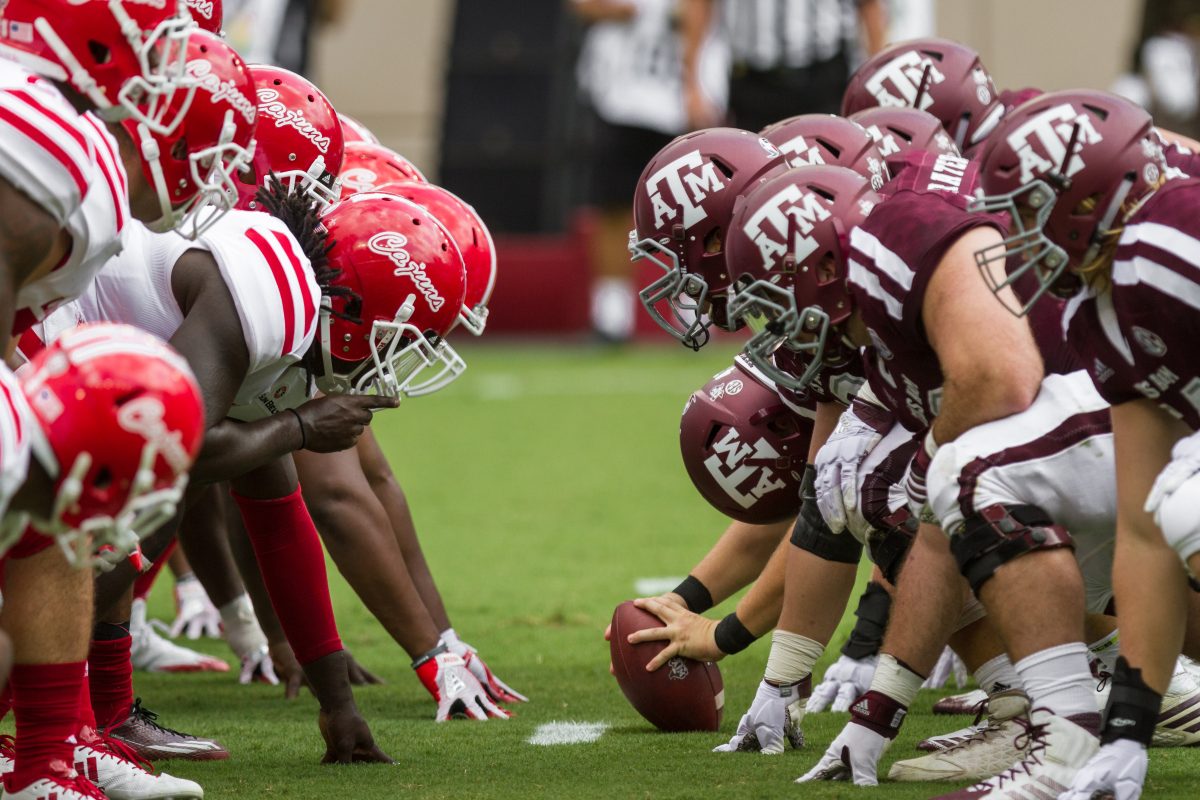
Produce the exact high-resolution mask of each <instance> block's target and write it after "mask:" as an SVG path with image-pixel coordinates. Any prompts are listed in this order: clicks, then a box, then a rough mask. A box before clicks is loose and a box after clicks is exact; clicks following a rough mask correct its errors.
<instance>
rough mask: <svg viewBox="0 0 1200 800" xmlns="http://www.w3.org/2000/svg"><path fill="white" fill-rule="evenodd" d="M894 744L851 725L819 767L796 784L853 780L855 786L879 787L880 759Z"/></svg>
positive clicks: (843, 730) (866, 729)
mask: <svg viewBox="0 0 1200 800" xmlns="http://www.w3.org/2000/svg"><path fill="white" fill-rule="evenodd" d="M891 743H892V740H891V739H889V738H887V737H886V736H881V735H880V734H878V733H876V732H875V731H873V730H871V729H870V728H868V727H866V726H864V725H859V724H858V723H857V722H853V721H851V722H848V723H846V727H844V728H842V732H841V733H839V734H838V737H837V738H836V739H834V740H833V744H831V745H829V749H828V750H826V751H825V755H823V756H821V760H820V761H818V762H817V765H816V766H815V767H813V768H812V769H810V770H809V771H808V772H806V773H804V774H803V775H801V776H800V777H799V778H797V779H796V783H808V782H809V781H844V780H847V779H850V780H853V781H854V785H855V786H878V785H879V776H878V771H879V759H881V758H883V754H884V751H886V750H887V749H888V746H889V745H891Z"/></svg>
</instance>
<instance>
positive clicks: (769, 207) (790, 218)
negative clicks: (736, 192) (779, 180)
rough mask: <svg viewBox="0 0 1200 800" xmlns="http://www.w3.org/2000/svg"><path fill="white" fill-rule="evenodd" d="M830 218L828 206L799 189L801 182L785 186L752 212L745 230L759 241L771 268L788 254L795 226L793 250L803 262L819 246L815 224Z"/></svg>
mask: <svg viewBox="0 0 1200 800" xmlns="http://www.w3.org/2000/svg"><path fill="white" fill-rule="evenodd" d="M827 219H829V209H828V208H827V207H826V205H825V201H823V200H822V199H821V198H820V197H818V196H817V195H815V194H810V193H808V192H804V191H801V190H800V187H798V186H794V185H793V186H785V187H784V188H783V189H781V190H779V191H778V192H776V193H775V196H774V197H772V198H771V199H770V200H768V201H767V202H766V203H764V204H763V206H762V207H761V208H759V209H758V210H757V211H755V212H754V213H753V214H751V215H750V219H748V220H746V224H745V225H744V226H743V227H742V231H743V232H744V233H745V234H746V235H747V236H749V237H750V240H751V241H752V242H754V243H755V244H756V245H758V252H759V254H760V255H761V256H762V260H763V269H767V270H769V269H771V267H773V266H774V265H775V264H776V263H777V260H778V259H782V258H783V257H784V256H786V255H787V254H788V241H787V235H788V231H789V230H791V229H792V228H793V227H794V228H795V233H794V235H793V236H792V242H791V253H792V255H793V256H795V258H796V262H797V263H800V262H802V261H804V259H806V258H808V257H809V256H810V255H812V253H813V251H815V250H816V249H817V242H816V240H815V239H813V238H812V236H811V235H810V234H812V229H813V225H815V224H816V223H817V222H821V221H824V220H827Z"/></svg>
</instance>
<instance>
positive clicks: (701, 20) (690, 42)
mask: <svg viewBox="0 0 1200 800" xmlns="http://www.w3.org/2000/svg"><path fill="white" fill-rule="evenodd" d="M714 5H715V3H714V2H713V0H682V2H680V4H679V38H680V41H681V42H682V53H681V56H682V61H683V79H684V82H685V83H689V84H696V83H698V82H699V80H700V77H699V73H700V53H701V51H702V50H703V48H704V42H705V40H706V39H707V38H708V35H709V32H710V31H711V30H712V26H713V19H714V17H715V12H714V8H713V6H714Z"/></svg>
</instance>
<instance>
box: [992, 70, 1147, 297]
mask: <svg viewBox="0 0 1200 800" xmlns="http://www.w3.org/2000/svg"><path fill="white" fill-rule="evenodd" d="M1153 126H1154V123H1153V121H1152V120H1151V119H1150V115H1149V114H1148V113H1147V112H1146V111H1145V110H1144V109H1142V108H1141V107H1139V106H1136V105H1134V104H1133V103H1131V102H1129V101H1128V100H1126V99H1125V98H1123V97H1117V96H1116V95H1112V94H1108V93H1107V92H1098V91H1092V90H1087V89H1078V90H1072V91H1065V92H1051V93H1049V94H1044V95H1041V96H1040V97H1037V98H1035V99H1033V100H1031V101H1029V102H1027V103H1025V104H1024V105H1022V106H1019V107H1018V108H1016V109H1015V110H1014V111H1013V112H1012V113H1010V114H1009V115H1008V116H1007V117H1005V119H1004V122H1003V123H1002V124H1001V126H1000V127H999V128H998V129H997V130H996V132H995V133H994V134H993V135H992V136H991V137H989V139H988V142H987V145H986V146H985V147H984V150H983V155H982V157H981V158H980V162H979V163H980V168H979V173H980V185H981V187H982V192H983V195H984V196H983V197H982V198H981V199H980V200H978V201H976V202H974V203H973V204H972V207H973V209H977V210H981V211H990V212H999V211H1004V212H1007V214H1008V215H1009V217H1010V219H1011V223H1010V224H1011V229H1010V231H1009V235H1008V237H1007V238H1006V239H1005V240H1004V246H1003V247H995V248H992V249H990V250H983V251H980V252H979V253H976V254H975V260H976V262H977V263H978V264H979V267H980V270H981V271H982V272H983V275H984V278H985V279H986V280H987V281H988V283H989V285H991V287H992V290H993V291H995V292H997V293H999V292H1001V290H1003V289H1004V288H1005V287H1007V286H1010V285H1012V284H1013V283H1015V282H1016V281H1017V280H1019V279H1020V278H1021V277H1022V276H1023V275H1025V274H1026V273H1031V272H1032V274H1033V275H1035V276H1036V277H1037V279H1038V282H1039V284H1040V288H1039V289H1038V290H1037V291H1036V292H1034V294H1033V296H1032V297H1031V298H1030V299H1029V300H1028V301H1027V302H1025V303H1024V304H1022V305H1020V306H1019V307H1014V306H1013V305H1012V304H1010V303H1008V302H1006V303H1005V305H1006V307H1008V308H1009V310H1010V311H1013V312H1014V313H1017V314H1026V313H1028V312H1029V310H1030V308H1031V307H1032V306H1033V304H1034V303H1036V302H1037V301H1038V299H1039V298H1040V297H1041V296H1042V295H1043V294H1045V293H1046V292H1047V291H1053V292H1054V293H1055V294H1057V295H1059V296H1067V295H1070V294H1073V293H1075V292H1076V291H1077V290H1078V289H1079V280H1078V278H1077V276H1074V275H1068V274H1067V270H1068V269H1069V268H1072V267H1080V266H1082V265H1085V264H1088V263H1089V262H1091V261H1092V259H1093V258H1094V257H1095V256H1096V255H1097V254H1098V253H1099V249H1100V245H1101V244H1102V241H1103V238H1104V237H1105V235H1106V234H1108V233H1110V232H1111V231H1112V230H1113V226H1114V224H1120V223H1119V219H1118V218H1119V217H1121V216H1122V215H1123V213H1124V212H1125V211H1126V210H1127V209H1128V208H1129V206H1130V205H1132V204H1134V203H1136V202H1137V201H1139V200H1141V199H1142V198H1144V197H1145V196H1146V195H1148V194H1149V193H1150V192H1152V191H1154V190H1155V189H1156V188H1158V185H1159V184H1160V183H1161V181H1162V179H1163V176H1164V175H1165V173H1166V164H1165V162H1164V161H1163V149H1162V145H1161V143H1160V140H1159V139H1158V137H1157V136H1156V135H1155V134H1154V127H1153ZM1006 260H1007V261H1009V262H1010V263H1013V264H1014V265H1015V267H1014V268H1013V269H1012V270H1010V271H1009V273H1008V274H1007V275H1005V272H1004V269H1003V264H1004V262H1005V261H1006ZM997 264H999V265H1000V266H999V267H998V268H997V266H996V265H997ZM1009 297H1013V295H1011V294H1009V293H1005V295H1004V296H1003V297H1002V300H1003V299H1007V298H1009ZM1016 302H1018V303H1019V302H1020V301H1019V300H1017V301H1016Z"/></svg>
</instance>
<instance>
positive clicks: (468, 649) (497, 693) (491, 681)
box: [442, 628, 529, 703]
mask: <svg viewBox="0 0 1200 800" xmlns="http://www.w3.org/2000/svg"><path fill="white" fill-rule="evenodd" d="M442 643H443V644H445V645H446V649H448V650H449V651H450V652H451V653H454V654H455V655H457V656H460V657H461V658H462V659H463V661H465V662H467V669H469V670H471V674H472V675H474V676H475V679H476V680H477V681H479V684H480V685H481V686H483V690H484V691H485V692H487V693H488V697H490V698H491V699H492V702H494V703H528V702H529V698H528V697H526V696H525V695H523V694H521V693H520V692H518V691H517V690H516V689H513V688H512V687H511V686H509V685H508V684H507V683H505V682H504V681H502V680H500V679H499V678H497V677H496V674H495V673H494V672H492V671H491V669H489V668H488V665H487V664H486V663H485V662H484V660H483V659H482V658H480V656H479V651H478V650H476V649H475V648H474V647H472V646H471V645H469V644H467V643H466V642H464V641H463V640H462V639H459V638H458V634H456V633H455V632H454V629H453V628H449V629H447V630H445V631H443V632H442Z"/></svg>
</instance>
